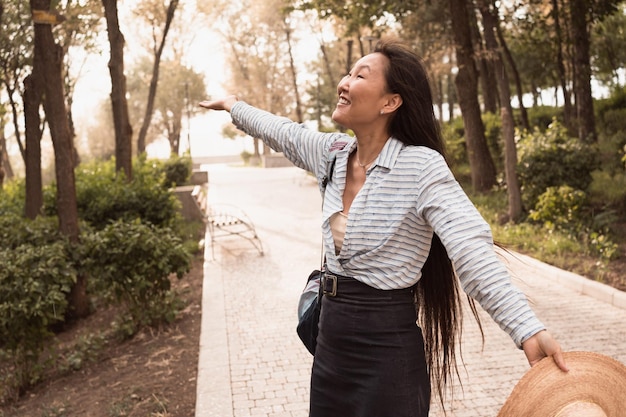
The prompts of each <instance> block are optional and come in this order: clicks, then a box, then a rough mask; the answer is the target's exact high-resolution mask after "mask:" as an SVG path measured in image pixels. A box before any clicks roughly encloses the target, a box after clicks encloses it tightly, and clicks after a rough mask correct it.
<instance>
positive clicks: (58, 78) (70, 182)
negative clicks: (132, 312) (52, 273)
mask: <svg viewBox="0 0 626 417" xmlns="http://www.w3.org/2000/svg"><path fill="white" fill-rule="evenodd" d="M30 7H31V11H34V10H43V11H49V10H50V0H30ZM35 54H36V55H35V60H37V59H41V61H40V62H41V66H42V68H45V71H44V72H43V74H44V101H43V106H44V110H45V112H46V116H47V119H48V126H49V127H50V136H51V137H52V145H53V147H54V163H55V171H56V182H57V213H58V217H59V230H60V231H61V233H62V234H63V235H64V236H66V237H67V238H68V240H69V241H70V243H71V244H77V243H78V240H79V233H80V230H79V227H78V208H77V205H76V181H75V178H74V163H73V159H74V158H73V156H72V152H73V146H72V138H71V137H70V129H69V126H68V119H67V111H66V109H65V98H64V94H63V76H62V69H61V68H62V65H63V49H62V48H61V46H59V45H57V44H56V43H55V41H54V37H53V35H52V25H50V24H40V23H35ZM87 314H89V301H88V298H87V279H86V277H85V276H84V275H79V276H78V277H77V281H76V283H75V284H74V285H73V286H72V289H71V291H70V294H69V309H68V315H69V316H70V317H85V316H87Z"/></svg>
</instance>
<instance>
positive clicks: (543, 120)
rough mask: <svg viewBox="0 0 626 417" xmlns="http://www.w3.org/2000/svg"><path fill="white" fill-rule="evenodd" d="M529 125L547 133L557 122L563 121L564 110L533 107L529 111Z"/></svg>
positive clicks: (550, 107) (549, 107)
mask: <svg viewBox="0 0 626 417" xmlns="http://www.w3.org/2000/svg"><path fill="white" fill-rule="evenodd" d="M527 114H528V124H529V125H530V126H535V127H536V128H538V129H539V130H540V131H542V132H543V131H545V130H546V129H548V128H549V127H550V125H551V124H552V123H553V122H554V121H555V120H559V121H562V120H563V109H562V108H561V107H552V106H533V107H531V108H529V109H527Z"/></svg>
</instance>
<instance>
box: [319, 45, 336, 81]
mask: <svg viewBox="0 0 626 417" xmlns="http://www.w3.org/2000/svg"><path fill="white" fill-rule="evenodd" d="M320 51H322V58H323V59H324V67H325V68H326V74H327V75H328V79H329V80H330V85H332V86H335V85H337V81H336V80H335V74H334V72H333V70H332V69H331V66H330V59H329V58H328V54H327V53H326V46H325V45H324V44H323V43H321V42H320Z"/></svg>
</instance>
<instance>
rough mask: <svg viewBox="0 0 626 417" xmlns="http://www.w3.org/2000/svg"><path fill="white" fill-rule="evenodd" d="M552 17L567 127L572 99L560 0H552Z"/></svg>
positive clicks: (564, 117)
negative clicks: (564, 55) (568, 79)
mask: <svg viewBox="0 0 626 417" xmlns="http://www.w3.org/2000/svg"><path fill="white" fill-rule="evenodd" d="M552 18H553V20H554V33H555V35H556V45H555V46H556V68H557V71H558V73H559V81H560V83H561V92H562V93H563V123H564V124H565V126H567V127H571V126H572V99H571V95H570V91H569V88H568V87H567V72H566V71H565V64H564V58H563V31H562V29H561V18H560V12H559V1H558V0H552Z"/></svg>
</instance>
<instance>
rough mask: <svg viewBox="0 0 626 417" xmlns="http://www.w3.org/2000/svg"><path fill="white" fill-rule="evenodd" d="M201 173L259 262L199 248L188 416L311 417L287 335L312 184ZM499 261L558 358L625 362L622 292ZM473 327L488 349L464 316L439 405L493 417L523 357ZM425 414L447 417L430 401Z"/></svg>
mask: <svg viewBox="0 0 626 417" xmlns="http://www.w3.org/2000/svg"><path fill="white" fill-rule="evenodd" d="M208 170H209V184H210V185H209V192H208V198H209V204H215V203H229V204H234V205H237V206H239V207H240V208H242V209H244V210H245V211H246V212H247V214H248V215H249V216H250V217H251V218H252V220H253V222H254V223H255V226H256V228H257V232H258V233H259V235H260V237H261V239H262V241H263V245H264V248H265V256H259V254H258V252H257V251H256V250H255V249H254V247H253V246H252V245H251V244H250V243H249V242H247V241H245V240H243V239H238V238H228V239H222V240H221V241H218V242H217V245H216V247H215V259H211V248H210V244H207V250H206V261H205V271H204V272H205V278H204V285H203V317H202V335H201V341H200V359H199V366H198V380H197V403H196V416H198V417H200V416H202V417H205V416H219V417H244V416H249V417H266V416H273V417H307V416H308V390H309V376H310V367H311V363H312V357H311V356H310V355H309V353H308V352H307V351H306V349H305V348H304V347H303V346H302V345H301V343H300V340H299V339H298V337H297V335H296V332H295V326H296V322H297V318H296V305H297V300H298V296H299V294H300V292H301V290H302V287H303V286H304V282H305V279H306V277H307V276H308V274H309V272H310V270H311V269H313V268H315V267H317V266H318V265H319V263H320V251H321V237H320V233H319V217H320V204H321V198H320V195H319V192H318V189H317V186H316V185H315V183H314V180H313V179H312V178H311V177H309V176H307V174H305V173H304V172H303V171H301V170H298V169H296V168H275V169H260V168H245V167H227V166H225V165H211V166H209V167H208ZM506 262H507V264H508V265H509V267H510V269H511V270H512V271H514V272H513V275H514V279H515V282H516V283H517V284H518V285H519V286H520V287H521V288H522V289H523V290H524V291H525V292H526V293H527V294H528V296H529V298H530V300H531V302H532V304H533V307H534V309H535V311H536V312H537V314H538V316H539V317H540V319H541V320H543V322H544V323H545V324H546V326H548V328H549V329H550V330H551V332H552V333H553V334H554V335H555V336H556V337H557V338H558V340H559V341H560V342H561V344H562V346H563V348H564V349H565V350H589V351H595V352H599V353H602V354H605V355H608V356H611V357H613V358H615V359H617V360H619V361H621V362H623V363H626V293H621V292H616V291H614V290H612V289H611V288H608V287H606V286H603V285H600V284H597V283H594V282H591V281H589V280H586V279H584V278H582V277H578V276H575V275H573V274H569V273H565V272H563V271H560V270H558V269H556V268H552V267H549V266H547V265H545V264H541V263H539V262H536V261H534V260H532V259H530V258H526V257H523V256H516V257H511V256H508V257H507V260H506ZM481 317H483V328H484V332H485V344H484V347H483V346H482V344H481V340H480V333H479V332H478V328H477V326H476V325H475V323H473V321H472V319H471V314H469V313H468V314H467V324H466V326H465V327H464V339H463V359H464V361H465V367H464V368H463V367H462V368H460V374H461V378H462V384H463V387H462V389H460V388H458V387H457V389H456V390H455V392H454V397H448V398H446V408H447V409H448V416H450V417H482V416H484V417H494V416H496V415H497V413H498V410H499V409H500V408H501V406H502V404H503V403H504V401H505V400H506V398H507V397H508V395H509V394H510V392H511V390H512V388H513V386H514V385H515V384H516V382H517V381H518V380H519V379H520V378H521V377H522V375H523V374H524V372H526V370H527V369H528V365H527V363H526V360H525V357H524V355H523V352H521V351H520V350H518V349H517V348H516V347H515V346H514V345H513V343H512V342H511V340H510V339H509V338H508V336H507V335H506V334H505V333H504V332H502V331H501V330H500V329H499V328H498V327H497V326H496V325H495V324H494V323H493V322H492V321H491V320H490V319H489V317H488V316H486V315H485V314H482V315H481ZM431 416H436V417H438V416H443V413H442V412H441V410H440V408H439V406H438V404H437V403H434V404H433V407H432V411H431ZM346 417H349V416H346ZM389 417H393V416H389Z"/></svg>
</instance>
